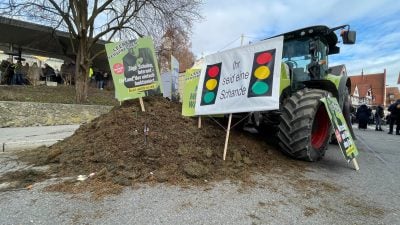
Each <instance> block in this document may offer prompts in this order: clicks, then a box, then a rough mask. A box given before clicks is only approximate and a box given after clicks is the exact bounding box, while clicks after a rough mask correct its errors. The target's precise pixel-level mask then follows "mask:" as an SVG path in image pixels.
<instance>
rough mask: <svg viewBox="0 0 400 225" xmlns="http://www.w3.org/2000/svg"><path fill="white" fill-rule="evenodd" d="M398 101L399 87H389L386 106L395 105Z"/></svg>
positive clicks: (399, 97) (399, 95) (399, 96)
mask: <svg viewBox="0 0 400 225" xmlns="http://www.w3.org/2000/svg"><path fill="white" fill-rule="evenodd" d="M397 99H400V91H399V88H398V87H387V88H386V106H389V105H390V104H392V103H394V102H395V101H396V100H397Z"/></svg>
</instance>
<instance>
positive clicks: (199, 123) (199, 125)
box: [197, 116, 201, 129]
mask: <svg viewBox="0 0 400 225" xmlns="http://www.w3.org/2000/svg"><path fill="white" fill-rule="evenodd" d="M197 127H198V128H199V129H201V116H199V122H198V125H197Z"/></svg>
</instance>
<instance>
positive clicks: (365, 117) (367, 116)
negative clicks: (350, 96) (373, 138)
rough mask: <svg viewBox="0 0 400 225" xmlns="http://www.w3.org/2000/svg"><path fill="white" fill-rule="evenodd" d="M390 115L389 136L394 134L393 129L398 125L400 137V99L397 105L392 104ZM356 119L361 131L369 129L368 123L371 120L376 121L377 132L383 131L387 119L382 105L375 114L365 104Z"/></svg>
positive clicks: (389, 109)
mask: <svg viewBox="0 0 400 225" xmlns="http://www.w3.org/2000/svg"><path fill="white" fill-rule="evenodd" d="M388 111H389V112H390V114H389V115H388V116H387V117H386V119H387V123H389V132H388V134H393V128H394V125H395V124H396V135H400V99H398V100H397V101H396V102H395V103H393V104H391V105H390V106H389V108H388ZM356 118H357V120H358V128H359V129H367V125H368V123H370V121H371V118H372V119H373V121H375V130H376V131H383V129H382V123H383V119H384V118H385V113H384V108H383V107H382V105H378V106H377V107H376V110H375V114H373V113H372V109H371V108H370V107H368V106H367V105H365V104H363V105H361V106H360V107H358V109H357V112H356Z"/></svg>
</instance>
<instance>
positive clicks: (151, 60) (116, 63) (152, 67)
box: [106, 37, 161, 101]
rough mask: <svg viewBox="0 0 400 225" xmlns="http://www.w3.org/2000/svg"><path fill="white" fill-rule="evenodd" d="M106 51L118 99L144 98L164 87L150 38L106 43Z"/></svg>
mask: <svg viewBox="0 0 400 225" xmlns="http://www.w3.org/2000/svg"><path fill="white" fill-rule="evenodd" d="M106 52H107V57H108V63H109V64H110V69H111V74H112V77H113V82H114V87H115V97H116V98H117V99H118V101H123V100H127V99H135V98H139V97H143V96H145V95H146V94H145V91H148V90H154V89H160V90H161V85H160V73H159V70H158V63H157V60H156V56H155V54H154V45H153V40H152V39H151V38H150V37H144V38H139V39H135V40H129V41H123V42H118V43H109V44H106Z"/></svg>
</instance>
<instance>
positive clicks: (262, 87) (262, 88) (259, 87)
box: [251, 81, 269, 95]
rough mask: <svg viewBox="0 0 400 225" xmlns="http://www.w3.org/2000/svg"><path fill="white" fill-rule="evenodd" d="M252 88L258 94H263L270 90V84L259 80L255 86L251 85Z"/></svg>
mask: <svg viewBox="0 0 400 225" xmlns="http://www.w3.org/2000/svg"><path fill="white" fill-rule="evenodd" d="M251 90H252V91H253V93H254V94H256V95H262V94H265V93H267V92H268V90H269V86H268V84H267V83H265V82H261V81H257V82H255V83H254V84H253V86H252V87H251Z"/></svg>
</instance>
